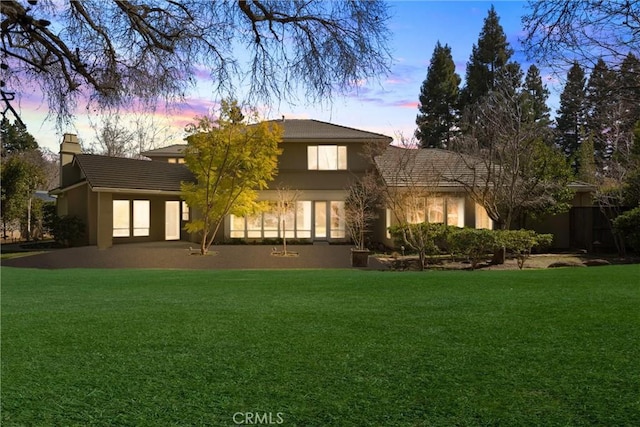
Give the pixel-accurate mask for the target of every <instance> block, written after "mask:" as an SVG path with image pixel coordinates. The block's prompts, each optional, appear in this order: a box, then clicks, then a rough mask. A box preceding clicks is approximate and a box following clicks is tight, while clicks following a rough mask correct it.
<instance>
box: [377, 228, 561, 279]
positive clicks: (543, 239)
mask: <svg viewBox="0 0 640 427" xmlns="http://www.w3.org/2000/svg"><path fill="white" fill-rule="evenodd" d="M389 231H390V233H391V235H392V236H393V237H394V238H395V240H396V244H398V245H408V247H409V249H411V250H414V251H416V252H417V253H418V256H419V257H420V261H421V262H422V264H423V265H424V258H425V257H426V256H427V255H438V254H451V255H454V256H455V255H458V256H463V257H465V258H467V259H468V260H469V261H470V262H471V268H473V269H476V268H477V267H478V265H480V263H481V262H482V261H484V260H485V259H486V258H487V256H488V255H489V254H492V253H494V252H495V251H496V250H499V249H500V248H504V249H505V251H506V252H507V253H508V254H510V255H511V256H513V257H515V258H516V260H517V262H518V268H520V269H522V268H523V267H524V263H525V262H526V260H527V259H528V258H529V256H530V255H531V252H532V250H533V249H534V248H544V247H547V246H549V245H551V242H552V241H553V235H552V234H538V233H536V232H535V231H533V230H487V229H476V228H458V227H447V226H445V225H442V224H428V223H421V224H403V225H397V226H394V227H390V228H389Z"/></svg>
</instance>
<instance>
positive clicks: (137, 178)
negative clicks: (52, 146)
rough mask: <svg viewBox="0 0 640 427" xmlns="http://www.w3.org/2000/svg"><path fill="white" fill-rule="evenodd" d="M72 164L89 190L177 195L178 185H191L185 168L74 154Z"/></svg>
mask: <svg viewBox="0 0 640 427" xmlns="http://www.w3.org/2000/svg"><path fill="white" fill-rule="evenodd" d="M75 162H76V163H77V165H78V166H79V167H80V169H81V170H82V172H83V173H84V175H85V177H86V179H87V181H88V183H89V185H90V186H91V187H93V188H118V189H126V190H148V191H180V182H182V181H193V180H194V178H193V174H192V173H191V171H189V169H187V167H186V166H185V165H181V164H173V163H165V162H152V161H148V160H136V159H125V158H121V157H107V156H97V155H93V154H78V155H76V156H75Z"/></svg>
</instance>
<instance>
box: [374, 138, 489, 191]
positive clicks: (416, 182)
mask: <svg viewBox="0 0 640 427" xmlns="http://www.w3.org/2000/svg"><path fill="white" fill-rule="evenodd" d="M375 162H376V166H377V168H378V171H379V172H380V174H381V176H382V178H383V179H384V181H385V183H386V184H387V185H389V186H392V187H411V186H416V187H442V186H445V187H462V186H464V185H465V184H467V185H471V184H472V183H473V179H474V171H473V168H475V169H476V174H481V173H482V172H483V171H486V165H485V164H484V163H482V161H481V160H479V159H474V158H473V157H471V156H467V155H463V154H459V153H456V152H454V151H447V150H441V149H437V148H420V149H418V148H401V147H394V146H390V147H388V148H387V150H386V151H385V152H384V153H383V154H381V155H379V156H378V157H376V158H375ZM477 176H479V175H476V177H477Z"/></svg>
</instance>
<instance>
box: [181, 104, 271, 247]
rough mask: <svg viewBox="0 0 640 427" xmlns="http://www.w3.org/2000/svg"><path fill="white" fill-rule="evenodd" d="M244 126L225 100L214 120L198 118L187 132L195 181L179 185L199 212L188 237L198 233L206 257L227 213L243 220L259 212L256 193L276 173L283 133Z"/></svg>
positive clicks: (239, 113)
mask: <svg viewBox="0 0 640 427" xmlns="http://www.w3.org/2000/svg"><path fill="white" fill-rule="evenodd" d="M250 119H251V120H252V121H255V122H256V123H255V124H247V123H246V121H245V117H244V115H243V114H242V111H241V108H240V107H239V106H238V104H237V102H236V101H223V102H222V105H221V109H220V116H219V117H218V118H216V119H214V118H211V117H200V118H198V119H197V121H196V123H195V124H193V125H190V126H189V127H188V128H187V131H188V132H189V136H188V137H187V148H186V149H185V163H186V164H187V167H188V168H189V170H191V172H192V173H193V175H194V177H195V179H196V182H195V183H193V182H183V183H182V193H183V198H184V199H185V200H186V202H187V203H188V204H189V206H191V207H192V208H194V210H195V211H196V212H197V215H196V216H195V218H194V219H193V220H192V221H190V222H189V223H187V225H186V227H185V228H186V230H187V231H188V232H190V233H197V232H200V233H201V236H202V237H201V242H200V253H201V254H202V255H205V254H206V253H207V251H208V250H209V247H210V246H211V244H212V243H213V240H214V238H215V235H216V233H217V231H218V229H219V228H220V225H221V224H222V221H223V220H224V217H225V216H226V215H228V214H234V215H238V216H244V215H247V214H250V213H252V212H254V211H255V210H257V208H258V203H257V202H256V198H257V193H256V191H257V190H262V189H265V188H266V187H267V184H268V182H269V181H271V180H272V179H273V178H274V177H275V175H276V173H277V164H278V154H280V149H279V148H278V144H279V142H280V141H281V139H282V130H281V128H280V127H279V126H278V125H277V124H275V123H274V122H269V123H267V122H259V123H258V117H257V113H256V112H255V111H252V112H251V115H250Z"/></svg>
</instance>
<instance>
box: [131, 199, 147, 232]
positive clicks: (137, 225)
mask: <svg viewBox="0 0 640 427" xmlns="http://www.w3.org/2000/svg"><path fill="white" fill-rule="evenodd" d="M133 235H134V236H148V235H149V201H148V200H134V201H133Z"/></svg>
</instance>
